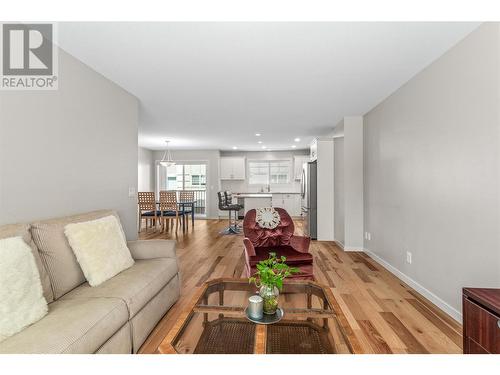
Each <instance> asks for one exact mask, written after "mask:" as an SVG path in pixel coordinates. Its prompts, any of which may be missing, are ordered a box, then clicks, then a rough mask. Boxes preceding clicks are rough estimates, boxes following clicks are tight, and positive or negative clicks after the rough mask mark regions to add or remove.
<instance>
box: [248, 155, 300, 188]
mask: <svg viewBox="0 0 500 375" xmlns="http://www.w3.org/2000/svg"><path fill="white" fill-rule="evenodd" d="M248 175H249V177H248V183H249V184H250V185H269V184H287V183H288V182H290V161H289V160H273V161H270V160H269V161H250V162H248Z"/></svg>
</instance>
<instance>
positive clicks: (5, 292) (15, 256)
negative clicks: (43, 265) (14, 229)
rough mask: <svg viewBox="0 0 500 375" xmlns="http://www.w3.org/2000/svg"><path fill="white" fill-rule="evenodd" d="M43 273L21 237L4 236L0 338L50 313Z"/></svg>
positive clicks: (0, 255) (1, 246) (0, 263)
mask: <svg viewBox="0 0 500 375" xmlns="http://www.w3.org/2000/svg"><path fill="white" fill-rule="evenodd" d="M47 311H48V308H47V301H46V300H45V298H44V297H43V289H42V283H41V281H40V274H39V272H38V268H37V267H36V263H35V258H34V256H33V253H32V252H31V248H30V247H29V246H28V245H27V244H26V242H24V241H23V239H22V238H21V237H10V238H4V239H2V240H0V342H1V341H3V340H5V339H6V338H7V337H9V336H12V335H14V334H16V333H17V332H20V331H21V330H23V329H24V328H26V327H27V326H29V325H30V324H33V323H35V322H36V321H38V320H40V319H41V318H43V317H44V316H45V314H47Z"/></svg>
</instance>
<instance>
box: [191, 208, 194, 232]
mask: <svg viewBox="0 0 500 375" xmlns="http://www.w3.org/2000/svg"><path fill="white" fill-rule="evenodd" d="M191 226H193V227H194V202H193V204H192V205H191Z"/></svg>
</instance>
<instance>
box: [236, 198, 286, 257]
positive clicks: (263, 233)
mask: <svg viewBox="0 0 500 375" xmlns="http://www.w3.org/2000/svg"><path fill="white" fill-rule="evenodd" d="M275 210H276V211H278V213H279V215H280V220H281V222H280V223H279V225H278V226H277V227H276V228H274V229H266V228H261V227H260V226H259V224H257V222H256V221H255V216H256V211H255V209H252V210H249V211H248V212H247V213H246V215H245V218H244V219H243V233H244V235H245V237H246V238H248V239H249V240H250V242H251V243H252V245H253V246H254V247H270V246H280V245H290V238H291V237H292V236H293V232H294V231H295V226H294V225H293V220H292V218H291V217H290V215H289V214H288V212H286V210H284V209H283V208H279V207H275Z"/></svg>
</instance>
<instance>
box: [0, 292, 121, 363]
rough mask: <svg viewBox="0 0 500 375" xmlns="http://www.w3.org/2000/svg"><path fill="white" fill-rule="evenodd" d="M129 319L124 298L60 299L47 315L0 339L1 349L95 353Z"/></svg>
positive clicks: (10, 350)
mask: <svg viewBox="0 0 500 375" xmlns="http://www.w3.org/2000/svg"><path fill="white" fill-rule="evenodd" d="M127 320H128V314H127V307H126V305H125V303H123V301H121V300H120V299H116V298H79V299H65V300H58V301H55V302H53V303H51V304H50V305H49V313H48V314H47V315H46V316H45V317H44V318H42V319H41V320H39V321H38V322H36V323H35V324H33V325H31V326H29V327H28V328H26V329H25V330H23V331H21V332H19V333H18V334H16V335H14V336H11V337H9V338H8V339H6V340H5V341H3V342H2V343H0V353H42V354H43V353H94V352H95V351H97V350H98V349H99V348H100V347H101V346H102V345H103V344H104V343H105V342H106V341H107V340H108V339H109V338H110V337H111V336H113V335H114V334H115V332H117V331H118V330H119V329H120V328H121V327H122V326H123V325H124V324H126V323H127Z"/></svg>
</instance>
